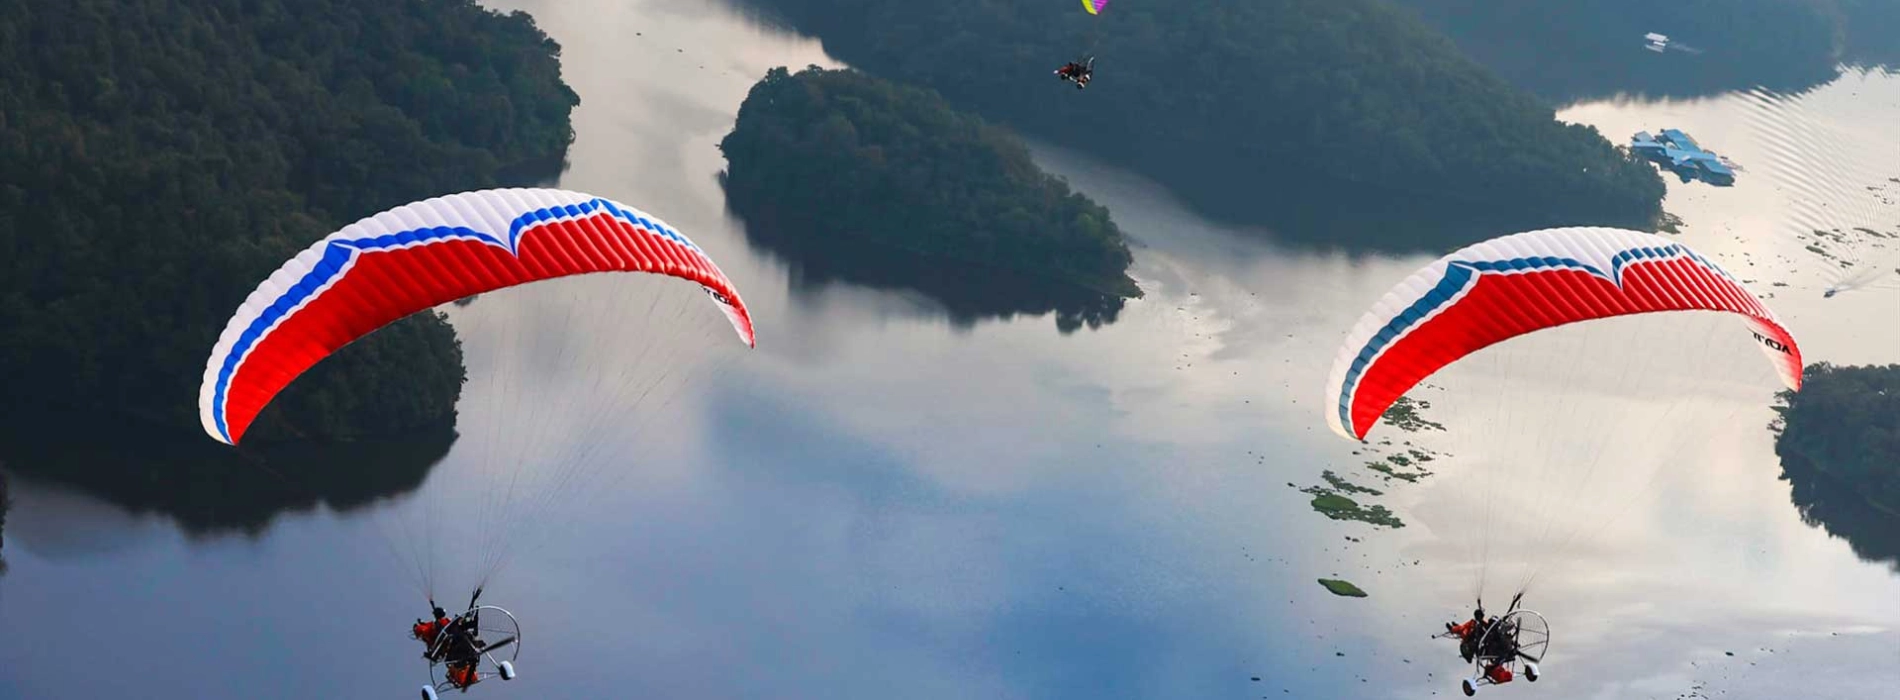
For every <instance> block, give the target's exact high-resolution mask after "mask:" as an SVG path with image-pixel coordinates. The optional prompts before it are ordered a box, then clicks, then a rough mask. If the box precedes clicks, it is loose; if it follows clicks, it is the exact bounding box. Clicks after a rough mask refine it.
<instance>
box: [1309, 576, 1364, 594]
mask: <svg viewBox="0 0 1900 700" xmlns="http://www.w3.org/2000/svg"><path fill="white" fill-rule="evenodd" d="M1319 585H1321V586H1325V587H1326V590H1328V591H1331V592H1332V594H1333V595H1336V596H1344V597H1348V598H1364V597H1366V592H1365V590H1364V589H1361V588H1360V587H1358V586H1355V585H1352V582H1351V581H1343V580H1340V579H1336V578H1323V579H1320V580H1319Z"/></svg>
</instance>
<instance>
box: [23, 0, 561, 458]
mask: <svg viewBox="0 0 1900 700" xmlns="http://www.w3.org/2000/svg"><path fill="white" fill-rule="evenodd" d="M558 54H559V47H558V46H557V45H556V44H555V43H554V42H552V41H551V40H549V39H548V38H547V37H546V36H545V35H544V34H543V33H542V32H541V31H540V30H539V29H537V28H536V27H535V26H534V24H533V22H532V21H531V20H530V19H529V18H528V17H527V16H526V15H522V14H515V15H512V16H502V15H498V14H495V13H492V12H490V11H488V10H485V9H482V8H481V7H480V6H479V5H477V4H476V3H475V2H474V1H473V0H21V1H16V2H7V3H4V4H0V385H4V386H6V388H7V391H6V394H7V397H8V399H10V400H11V402H12V403H14V404H16V405H17V404H19V403H21V402H24V403H26V404H30V405H34V406H37V405H41V404H42V402H50V403H56V404H65V405H70V406H76V407H81V408H84V409H87V410H90V411H92V412H94V413H95V414H96V415H99V416H101V417H115V418H116V417H118V416H123V415H135V416H141V417H145V418H148V419H152V420H157V421H161V422H164V423H166V424H170V425H175V426H178V427H180V428H189V429H191V430H197V429H198V428H197V426H198V420H197V417H196V411H197V406H196V403H197V392H198V383H199V381H200V379H201V377H202V374H203V368H204V364H203V363H204V361H205V357H206V355H207V354H209V352H210V350H211V346H212V343H213V342H214V341H215V340H216V339H217V335H218V333H219V331H221V330H222V327H223V324H224V320H225V319H226V318H227V317H228V316H229V315H230V314H231V313H232V311H233V310H234V309H235V308H236V307H237V305H238V304H239V302H241V301H243V300H244V297H245V296H246V295H247V294H248V293H249V292H250V291H251V289H252V288H253V287H254V286H255V285H256V284H257V283H258V282H259V281H260V280H262V279H263V278H264V276H265V275H267V274H268V273H270V272H271V270H273V269H275V268H276V266H277V265H278V264H280V263H281V262H282V261H284V260H285V259H287V258H288V257H289V256H291V255H292V254H294V253H295V252H296V251H298V250H299V249H302V248H304V247H305V246H308V245H309V244H310V243H311V242H312V241H314V240H316V239H317V238H319V237H321V236H322V235H324V234H325V233H327V232H328V231H330V230H332V229H334V228H336V227H338V226H340V225H343V224H346V223H348V222H350V221H353V220H355V219H357V218H360V217H362V216H366V215H369V214H373V213H375V212H376V211H378V210H381V209H383V208H387V207H389V206H393V205H396V204H400V203H403V202H407V201H411V200H415V199H420V198H424V197H428V196H432V195H437V194H442V193H445V192H452V191H457V190H464V189H472V188H478V187H483V186H491V185H495V184H497V182H498V181H499V179H500V177H501V176H500V173H502V172H503V171H504V169H505V168H509V167H511V166H516V165H518V164H522V163H533V162H547V161H548V160H550V159H552V160H554V161H556V162H558V161H559V159H560V158H561V157H562V156H563V155H564V154H565V151H566V147H567V145H568V143H570V142H571V141H572V129H571V127H570V126H569V122H568V116H569V113H570V112H571V111H572V109H573V107H574V106H575V105H576V104H578V103H579V98H578V97H576V96H575V94H574V93H573V91H572V90H570V89H568V87H567V86H566V85H564V84H563V83H562V82H561V81H560V67H559V62H558ZM460 359H461V358H460V348H459V346H458V344H457V343H456V341H455V339H454V336H453V334H452V332H451V331H450V330H449V328H448V327H447V326H446V325H445V324H443V323H441V322H440V321H439V320H438V319H437V318H436V317H434V316H433V315H429V314H423V315H419V316H417V317H413V318H411V319H409V320H407V321H404V322H403V323H401V324H398V326H396V327H393V328H392V329H390V331H386V332H383V333H378V334H375V335H374V336H372V337H371V338H369V339H368V340H366V341H365V342H362V343H359V344H357V345H355V346H352V347H350V348H347V349H345V351H344V352H342V353H340V354H339V355H338V356H337V357H336V358H333V359H332V360H330V361H326V362H325V363H323V364H321V365H319V366H318V368H317V369H316V370H315V372H313V374H312V376H309V377H306V378H305V379H304V380H302V381H299V382H297V383H296V384H293V386H292V388H291V390H290V391H289V392H288V393H286V394H285V395H284V396H283V397H282V398H280V399H279V401H278V402H277V405H274V406H273V408H272V410H269V411H266V413H265V415H264V416H263V417H262V418H261V419H260V422H259V428H260V429H262V432H254V433H253V435H258V436H263V437H269V436H271V435H273V434H275V435H283V434H286V433H291V434H300V435H309V436H332V437H336V436H347V435H351V434H357V433H362V432H366V431H370V430H387V429H390V428H399V427H402V426H407V425H420V424H424V423H429V422H432V421H434V420H437V419H440V418H443V417H445V416H447V415H450V414H451V413H452V411H453V410H454V401H455V398H456V397H457V396H458V395H459V393H460V384H461V377H462V370H461V367H460ZM100 424H101V425H107V424H109V423H107V422H101V423H100ZM371 426H374V428H372V427H371Z"/></svg>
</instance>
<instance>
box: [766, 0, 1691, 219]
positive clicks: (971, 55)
mask: <svg viewBox="0 0 1900 700" xmlns="http://www.w3.org/2000/svg"><path fill="white" fill-rule="evenodd" d="M750 1H751V2H753V3H755V4H758V5H761V6H765V7H768V8H770V9H772V10H774V11H775V12H776V13H777V14H779V15H780V16H782V17H783V18H785V19H786V21H788V22H789V23H790V24H792V25H793V26H795V27H797V28H799V29H801V30H803V31H808V32H811V33H813V34H815V35H817V36H818V37H820V38H821V39H823V40H824V42H825V49H826V50H827V51H828V52H830V53H831V54H832V55H834V56H837V57H838V58H840V59H842V60H844V61H847V62H849V63H851V64H852V65H854V66H857V67H859V68H860V69H863V70H866V71H869V72H871V73H873V74H876V75H879V76H883V77H888V78H893V79H898V80H906V81H913V82H916V83H920V84H923V85H926V86H929V87H932V88H934V89H936V90H938V91H940V92H941V93H942V94H943V95H944V96H945V97H947V98H948V99H950V100H951V102H953V103H954V104H956V105H958V106H960V107H963V108H968V109H973V110H976V111H977V112H979V113H981V114H983V115H985V116H986V117H989V118H991V119H993V120H1000V121H1003V122H1007V123H1008V124H1009V125H1011V126H1012V127H1015V128H1017V129H1019V130H1021V131H1023V132H1025V133H1026V134H1029V135H1032V136H1034V137H1037V138H1040V139H1046V140H1048V141H1051V142H1054V143H1056V144H1058V145H1062V146H1066V147H1071V148H1075V149H1079V150H1083V151H1085V152H1087V153H1090V154H1092V155H1095V156H1098V157H1102V158H1105V159H1108V160H1110V161H1112V162H1115V163H1117V164H1119V165H1123V166H1127V167H1130V168H1132V169H1135V170H1137V171H1139V172H1142V173H1144V174H1147V175H1150V176H1152V177H1155V178H1157V179H1159V180H1161V181H1162V182H1164V183H1165V184H1168V185H1170V186H1171V187H1172V188H1173V189H1175V190H1176V191H1178V192H1180V193H1181V194H1182V195H1183V196H1185V197H1188V198H1190V199H1192V200H1194V201H1195V202H1196V203H1197V204H1199V205H1201V206H1202V208H1204V209H1212V210H1217V211H1218V212H1219V213H1222V214H1223V215H1225V216H1228V217H1230V218H1238V217H1243V216H1246V214H1247V213H1251V214H1252V215H1253V216H1252V217H1249V218H1260V219H1270V218H1271V214H1270V213H1269V210H1271V209H1273V208H1275V207H1285V206H1295V205H1297V204H1299V202H1295V201H1289V200H1290V199H1291V198H1290V197H1289V196H1288V195H1287V194H1286V193H1288V192H1293V191H1297V190H1299V189H1300V186H1302V185H1305V184H1307V183H1309V182H1310V181H1311V180H1313V179H1314V178H1315V177H1316V176H1318V177H1324V178H1325V179H1327V180H1335V181H1346V182H1353V183H1358V184H1360V185H1361V187H1360V188H1358V189H1356V190H1355V191H1354V192H1353V194H1352V195H1351V196H1350V197H1341V198H1342V199H1346V200H1347V201H1349V202H1350V207H1351V208H1357V209H1368V208H1370V209H1377V208H1381V207H1391V206H1396V204H1395V201H1396V199H1395V198H1392V197H1387V196H1385V195H1386V194H1387V193H1398V194H1405V195H1410V196H1412V197H1422V198H1425V199H1429V200H1431V201H1434V202H1447V201H1449V202H1456V203H1459V204H1460V206H1461V207H1462V208H1463V209H1466V210H1472V211H1476V210H1480V209H1482V210H1485V211H1486V212H1487V213H1489V214H1496V213H1507V214H1515V217H1514V218H1515V221H1514V222H1512V223H1513V225H1516V226H1519V227H1528V226H1533V225H1543V224H1550V223H1556V222H1562V223H1566V224H1621V225H1647V224H1648V223H1649V222H1650V221H1651V220H1652V219H1653V217H1654V216H1655V215H1656V214H1657V213H1658V211H1659V205H1660V201H1661V198H1662V196H1663V194H1664V188H1663V184H1662V181H1661V179H1660V178H1659V177H1658V176H1657V175H1656V173H1655V171H1654V169H1653V168H1651V167H1648V166H1646V165H1644V164H1642V163H1640V162H1638V161H1635V160H1632V159H1631V158H1630V157H1628V156H1626V155H1625V154H1624V153H1622V152H1620V151H1619V150H1618V149H1616V148H1614V147H1613V146H1612V145H1611V144H1610V142H1609V141H1607V140H1605V139H1604V138H1603V136H1602V135H1601V134H1598V133H1597V132H1596V131H1595V130H1594V129H1592V128H1589V127H1584V126H1574V125H1565V124H1561V123H1559V122H1557V121H1555V120H1554V118H1553V112H1552V110H1551V108H1550V107H1549V106H1548V105H1546V104H1544V103H1542V102H1540V101H1539V100H1538V99H1536V98H1534V97H1532V96H1531V95H1530V94H1528V93H1526V92H1523V91H1521V90H1518V89H1516V88H1514V87H1512V86H1510V85H1509V84H1507V83H1506V82H1504V81H1503V80H1502V79H1500V78H1498V77H1497V76H1495V75H1494V74H1492V73H1491V72H1489V71H1487V70H1486V69H1484V68H1483V67H1481V66H1479V65H1478V64H1476V63H1474V62H1473V61H1471V60H1470V59H1468V58H1466V57H1465V56H1464V54H1462V53H1460V52H1459V50H1458V48H1457V47H1456V46H1455V45H1454V44H1453V43H1452V42H1451V41H1450V40H1449V39H1447V38H1445V37H1444V36H1443V35H1441V34H1439V33H1437V32H1436V31H1434V30H1433V29H1431V28H1429V27H1428V26H1426V25H1425V24H1424V23H1423V22H1422V21H1420V20H1419V19H1417V17H1416V15H1414V14H1413V13H1411V12H1409V11H1407V10H1403V9H1400V8H1397V7H1394V6H1391V5H1388V4H1386V3H1384V2H1383V1H1382V0H1276V1H1275V2H1231V1H1228V0H1170V1H1169V2H1157V1H1155V0H1116V2H1115V3H1114V4H1112V5H1110V6H1109V7H1108V9H1107V10H1106V11H1104V12H1103V13H1102V14H1101V15H1100V16H1091V15H1089V14H1087V13H1085V12H1083V11H1082V9H1081V8H1080V7H1079V6H1078V3H1075V2H1056V1H1054V0H1049V1H1041V0H1038V1H1037V2H967V3H957V2H951V3H923V4H919V3H914V2H904V1H902V0H750ZM1085 53H1094V54H1095V55H1097V56H1098V61H1097V63H1096V74H1095V81H1094V82H1093V83H1092V84H1091V85H1090V86H1089V88H1088V89H1087V90H1085V91H1077V90H1074V89H1070V88H1068V86H1066V85H1064V84H1063V83H1060V82H1058V81H1056V80H1055V79H1054V78H1052V77H1051V75H1050V71H1052V70H1054V69H1055V68H1056V67H1057V66H1059V65H1061V63H1062V62H1063V61H1064V60H1067V59H1070V58H1073V57H1075V56H1077V55H1078V54H1085ZM1367 185H1371V186H1374V187H1372V188H1368V187H1366V186H1367ZM1299 196H1302V197H1304V196H1308V195H1306V194H1301V195H1299ZM1336 196H1337V195H1336ZM1236 209H1243V210H1246V211H1244V212H1243V211H1235V210H1236Z"/></svg>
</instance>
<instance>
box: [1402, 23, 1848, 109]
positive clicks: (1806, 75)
mask: <svg viewBox="0 0 1900 700" xmlns="http://www.w3.org/2000/svg"><path fill="white" fill-rule="evenodd" d="M1391 1H1392V2H1394V3H1395V4H1398V5H1401V6H1403V7H1406V8H1409V9H1412V10H1415V11H1417V12H1418V13H1419V14H1420V16H1422V17H1423V18H1425V20H1426V21H1427V22H1428V23H1430V24H1431V25H1432V26H1434V27H1437V28H1439V29H1441V30H1443V31H1444V32H1445V33H1446V34H1448V35H1450V36H1451V37H1452V38H1453V39H1454V40H1456V41H1457V42H1458V45H1459V46H1460V47H1461V48H1463V49H1464V50H1465V52H1466V53H1468V54H1470V55H1471V56H1472V57H1473V58H1475V59H1477V60H1478V61H1479V62H1480V63H1483V64H1484V65H1485V66H1487V67H1489V68H1491V69H1492V70H1495V71H1497V72H1498V73H1499V74H1500V75H1502V76H1504V78H1505V79H1506V80H1509V81H1511V83H1512V84H1515V85H1517V86H1519V87H1522V88H1524V89H1526V90H1530V91H1532V92H1534V93H1537V94H1539V95H1543V96H1545V97H1547V98H1549V99H1552V100H1556V101H1559V102H1570V101H1575V100H1579V99H1588V98H1600V97H1608V96H1610V95H1615V94H1618V93H1631V94H1646V95H1654V96H1699V95H1712V94H1716V93H1720V92H1723V91H1727V90H1746V89H1749V88H1751V87H1755V86H1758V85H1759V86H1763V87H1766V88H1769V89H1771V90H1777V91H1798V90H1802V89H1806V88H1809V87H1813V86H1815V85H1818V84H1821V83H1824V82H1826V81H1829V80H1832V79H1834V77H1835V76H1836V75H1838V73H1837V72H1836V70H1835V65H1836V63H1837V62H1838V61H1839V56H1840V47H1838V46H1837V43H1839V42H1838V38H1837V37H1840V36H1845V34H1844V33H1843V32H1842V30H1841V28H1840V27H1839V26H1837V24H1838V23H1839V22H1840V21H1841V20H1839V19H1836V18H1835V17H1830V16H1829V13H1828V12H1826V11H1825V10H1824V9H1823V8H1824V7H1827V6H1830V5H1832V4H1833V3H1834V1H1835V0H1673V1H1672V2H1656V1H1655V0H1592V1H1591V2H1577V1H1576V0H1516V1H1514V2H1505V3H1499V2H1495V0H1391ZM1849 1H1850V2H1851V1H1852V0H1849ZM1651 32H1656V33H1660V34H1663V35H1665V36H1668V37H1669V38H1670V40H1671V41H1672V42H1674V46H1673V48H1670V49H1669V50H1667V51H1665V52H1664V53H1661V54H1658V53H1654V52H1651V51H1648V50H1645V49H1644V48H1643V45H1644V43H1645V39H1644V38H1643V37H1644V35H1646V34H1649V33H1651Z"/></svg>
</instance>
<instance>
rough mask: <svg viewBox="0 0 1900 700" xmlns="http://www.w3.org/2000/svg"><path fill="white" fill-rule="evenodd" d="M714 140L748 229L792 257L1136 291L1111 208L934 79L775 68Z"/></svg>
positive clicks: (982, 282) (959, 279)
mask: <svg viewBox="0 0 1900 700" xmlns="http://www.w3.org/2000/svg"><path fill="white" fill-rule="evenodd" d="M719 148H720V150H721V151H723V152H724V153H725V157H726V160H727V161H728V166H727V170H726V172H725V174H724V177H723V182H724V185H725V188H726V196H727V202H728V206H729V207H730V208H731V209H732V211H734V212H735V213H737V214H739V215H740V216H741V217H743V218H744V219H745V220H746V222H747V226H746V228H747V235H748V236H750V237H752V238H753V239H754V240H755V241H757V242H759V243H762V244H764V245H765V246H766V247H768V248H771V249H775V250H778V251H780V252H782V253H785V254H787V255H788V256H791V257H795V258H800V259H806V260H814V259H829V260H831V261H833V262H834V263H835V262H836V261H838V260H839V259H841V258H853V257H856V258H863V259H865V260H866V262H865V264H858V265H840V266H837V268H838V269H839V271H840V272H841V273H842V274H841V276H844V277H856V276H861V275H868V274H874V273H876V274H886V275H888V274H890V272H891V271H892V270H893V269H894V268H895V269H905V268H911V269H919V270H923V269H935V270H944V269H945V268H946V265H945V264H944V263H946V262H949V263H954V266H953V267H952V269H950V272H951V273H952V274H949V275H946V276H945V277H944V278H943V279H942V280H941V281H942V282H943V283H944V284H943V285H942V286H943V287H945V288H944V289H939V290H932V291H938V292H939V293H940V295H944V296H956V295H959V294H960V293H961V292H963V291H966V290H960V289H958V288H960V287H963V288H974V289H978V290H980V289H982V288H987V287H989V286H991V284H992V282H993V280H994V279H995V278H997V277H1008V278H1016V279H1017V280H1019V281H1035V282H1039V283H1042V284H1043V286H1047V287H1052V288H1060V287H1066V288H1069V289H1070V290H1072V291H1077V292H1086V293H1087V294H1089V295H1093V296H1101V297H1110V298H1114V299H1117V300H1119V299H1121V298H1126V297H1139V296H1141V290H1140V288H1139V287H1137V286H1136V285H1135V281H1134V280H1133V279H1131V278H1130V277H1129V276H1128V273H1127V269H1128V265H1129V263H1130V262H1131V261H1132V256H1131V255H1130V254H1129V252H1128V245H1127V244H1126V243H1125V242H1124V241H1123V240H1122V235H1121V231H1120V229H1118V228H1117V227H1116V226H1115V223H1114V222H1113V221H1112V220H1110V218H1109V214H1108V210H1107V209H1105V208H1103V207H1102V206H1101V205H1098V204H1096V203H1094V202H1092V201H1089V199H1088V198H1087V197H1084V196H1082V195H1080V194H1077V193H1075V192H1072V191H1070V189H1069V186H1068V185H1067V184H1066V183H1064V182H1063V181H1062V180H1060V179H1058V178H1056V177H1054V176H1051V175H1049V174H1047V173H1044V172H1043V171H1042V170H1041V169H1040V168H1038V167H1037V166H1036V164H1035V163H1034V162H1032V161H1031V159H1030V156H1029V149H1028V148H1027V147H1026V146H1024V145H1023V143H1022V141H1020V140H1018V139H1017V138H1016V137H1015V136H1013V135H1011V134H1010V133H1008V132H1006V131H1004V130H1003V129H1000V128H998V127H995V126H992V125H990V124H988V123H985V122H984V121H983V120H982V119H981V118H979V117H976V116H974V115H970V114H965V113H961V112H957V111H955V110H953V109H951V108H950V106H949V105H948V104H947V103H945V102H944V100H943V98H942V97H940V96H938V95H937V94H935V93H933V92H930V91H928V90H924V89H920V88H916V87H909V86H905V85H900V84H897V83H893V82H890V81H887V80H882V79H879V78H875V77H872V76H869V75H866V74H864V73H860V72H857V71H851V70H825V69H821V68H818V67H815V66H814V67H809V68H806V69H805V70H802V71H799V72H798V73H796V74H794V73H791V72H789V71H788V70H786V69H784V68H774V69H772V70H771V71H769V72H768V73H767V74H766V76H765V79H764V80H762V81H760V82H759V83H758V84H757V85H755V86H753V87H752V91H751V93H750V94H749V95H747V97H746V100H745V103H744V104H743V105H741V106H740V108H739V116H738V120H737V123H736V124H735V125H734V126H733V129H732V133H730V134H728V135H727V136H726V137H725V139H724V140H723V141H721V142H720V144H719ZM867 248H871V249H875V250H874V251H867V250H866V249H867ZM873 255H875V257H871V256H873ZM876 271H881V272H876Z"/></svg>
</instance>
